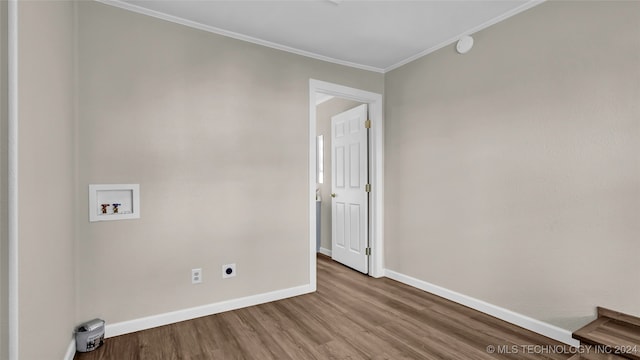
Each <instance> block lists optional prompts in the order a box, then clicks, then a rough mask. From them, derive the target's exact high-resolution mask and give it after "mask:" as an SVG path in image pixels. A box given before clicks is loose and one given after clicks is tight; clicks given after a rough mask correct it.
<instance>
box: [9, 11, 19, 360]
mask: <svg viewBox="0 0 640 360" xmlns="http://www.w3.org/2000/svg"><path fill="white" fill-rule="evenodd" d="M7 8H8V14H7V17H8V39H7V48H8V49H7V50H8V59H7V60H8V61H7V63H8V74H7V77H8V108H9V119H8V125H7V126H8V129H7V130H8V131H7V144H8V153H9V154H8V155H9V156H8V161H7V167H8V176H9V179H8V181H7V183H8V193H9V196H8V199H7V200H8V201H7V203H8V204H7V209H8V222H7V230H8V257H9V259H8V262H9V270H8V272H9V279H8V280H9V281H8V282H9V299H8V300H9V301H8V303H9V319H8V323H9V360H18V354H19V351H18V350H19V347H20V342H19V340H18V338H19V330H20V329H19V326H18V324H19V318H18V304H19V302H18V280H19V278H18V1H17V0H9V3H8V4H7Z"/></svg>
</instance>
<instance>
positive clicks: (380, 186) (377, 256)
mask: <svg viewBox="0 0 640 360" xmlns="http://www.w3.org/2000/svg"><path fill="white" fill-rule="evenodd" d="M316 93H320V94H327V95H333V96H336V97H340V98H344V99H349V100H355V101H358V102H362V103H367V104H369V118H370V119H371V122H372V124H371V144H370V146H371V148H370V154H371V187H372V192H371V210H370V214H369V217H370V219H371V223H370V224H369V234H370V239H371V244H370V247H371V256H370V257H369V275H371V276H372V277H382V276H384V264H383V251H384V246H383V244H384V242H383V234H384V228H383V220H384V213H383V210H384V203H383V194H384V192H383V190H384V168H383V164H384V161H383V156H384V141H383V136H382V133H383V129H384V116H383V113H382V95H381V94H376V93H373V92H369V91H364V90H359V89H355V88H350V87H347V86H343V85H337V84H332V83H328V82H324V81H320V80H314V79H310V80H309V241H310V244H309V265H310V269H309V274H310V276H311V279H310V280H309V282H310V283H311V285H312V286H313V288H314V289H315V288H316V205H315V202H316V199H315V194H316V170H315V169H316V146H315V141H316V140H315V139H316V123H317V121H316V105H315V104H316V103H315V99H316Z"/></svg>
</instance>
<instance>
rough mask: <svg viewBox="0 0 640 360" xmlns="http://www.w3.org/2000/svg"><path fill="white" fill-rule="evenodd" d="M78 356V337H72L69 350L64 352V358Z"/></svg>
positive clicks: (69, 359)
mask: <svg viewBox="0 0 640 360" xmlns="http://www.w3.org/2000/svg"><path fill="white" fill-rule="evenodd" d="M74 356H76V339H75V338H73V339H71V342H70V343H69V346H68V347H67V352H66V353H65V354H64V359H63V360H73V357H74Z"/></svg>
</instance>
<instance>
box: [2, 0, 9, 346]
mask: <svg viewBox="0 0 640 360" xmlns="http://www.w3.org/2000/svg"><path fill="white" fill-rule="evenodd" d="M7 116H8V113H7V2H6V1H0V204H1V205H2V206H0V359H7V358H8V357H9V354H8V336H9V332H8V331H9V328H8V311H7V310H8V306H9V304H8V294H9V289H8V278H7V274H8V267H7V264H8V258H7V251H8V248H7V246H8V244H7V241H8V239H7V191H8V190H7V177H8V173H7V156H8V154H7Z"/></svg>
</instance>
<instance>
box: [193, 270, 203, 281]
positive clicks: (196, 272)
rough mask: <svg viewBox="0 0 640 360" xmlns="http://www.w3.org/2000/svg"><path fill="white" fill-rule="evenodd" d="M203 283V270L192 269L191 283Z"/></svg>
mask: <svg viewBox="0 0 640 360" xmlns="http://www.w3.org/2000/svg"><path fill="white" fill-rule="evenodd" d="M201 282H202V269H191V283H192V284H200V283H201Z"/></svg>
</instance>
